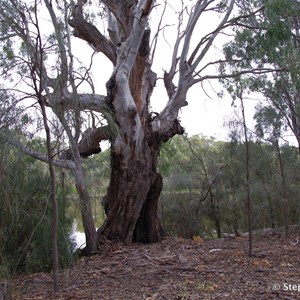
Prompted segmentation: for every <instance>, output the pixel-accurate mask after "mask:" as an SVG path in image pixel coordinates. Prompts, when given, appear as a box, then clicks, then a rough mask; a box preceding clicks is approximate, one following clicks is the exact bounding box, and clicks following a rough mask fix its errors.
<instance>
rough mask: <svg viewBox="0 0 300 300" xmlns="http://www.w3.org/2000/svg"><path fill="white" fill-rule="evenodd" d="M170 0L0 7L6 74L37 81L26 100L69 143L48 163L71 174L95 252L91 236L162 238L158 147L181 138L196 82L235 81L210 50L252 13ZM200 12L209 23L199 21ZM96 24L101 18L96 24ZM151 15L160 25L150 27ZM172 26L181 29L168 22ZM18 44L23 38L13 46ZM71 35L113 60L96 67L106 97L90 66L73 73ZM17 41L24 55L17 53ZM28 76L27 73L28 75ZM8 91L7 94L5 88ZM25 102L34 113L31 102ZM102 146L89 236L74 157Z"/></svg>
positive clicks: (226, 0) (39, 1)
mask: <svg viewBox="0 0 300 300" xmlns="http://www.w3.org/2000/svg"><path fill="white" fill-rule="evenodd" d="M175 2H176V3H175ZM175 2H174V3H173V2H170V3H168V2H167V1H154V0H139V1H138V0H109V1H108V0H102V1H96V0H95V1H83V0H78V1H77V2H76V1H63V0H56V1H49V0H35V1H25V2H22V1H19V0H7V1H1V5H2V6H1V8H0V13H1V14H0V15H1V32H2V35H1V39H0V41H1V43H2V47H3V52H2V60H1V66H2V70H4V71H3V73H2V74H5V75H7V74H8V72H9V71H14V70H16V69H17V70H18V74H19V75H18V76H17V78H19V80H20V81H22V83H23V84H24V83H25V82H27V83H29V84H28V85H29V86H30V84H32V83H31V81H32V80H33V78H32V77H34V80H35V81H36V83H38V84H39V86H40V92H39V95H30V96H31V97H38V100H39V101H44V103H45V105H46V106H47V107H48V109H49V110H51V111H52V113H53V115H55V116H56V117H57V120H58V121H59V122H60V124H61V127H62V128H63V132H64V133H65V134H66V136H67V138H68V140H69V146H70V148H69V149H65V151H63V155H60V157H59V158H57V157H55V158H56V159H54V162H53V163H54V164H55V165H56V166H58V167H65V168H70V169H72V170H73V174H74V177H75V180H76V186H77V190H78V193H79V195H80V197H81V198H82V202H81V203H82V213H83V218H84V219H85V222H84V223H85V224H86V226H85V231H86V234H87V238H88V239H87V247H88V252H92V251H94V250H95V248H96V246H95V245H96V241H95V239H97V240H98V241H102V240H105V239H109V240H113V239H115V240H118V241H121V242H124V243H131V242H133V241H137V242H144V243H148V242H157V241H160V240H161V239H162V238H163V229H162V227H161V224H160V221H159V218H158V214H157V206H158V199H159V195H160V193H161V190H162V187H163V182H162V176H161V175H160V174H159V173H158V171H157V162H158V156H159V153H160V148H161V146H162V144H163V143H165V142H167V141H168V140H169V139H171V138H172V137H173V136H174V135H177V134H183V133H184V128H183V127H182V126H181V124H180V121H179V118H178V117H179V113H180V110H181V108H183V107H184V106H186V105H188V102H187V94H188V91H189V89H190V88H191V87H192V86H194V85H195V84H199V83H200V86H199V88H201V83H203V82H205V81H207V80H210V79H217V78H220V76H222V77H227V76H231V77H232V76H236V75H238V74H225V73H223V74H222V75H217V74H216V72H215V70H217V69H218V67H219V65H221V64H223V63H224V60H223V59H222V58H220V57H217V58H210V57H209V54H210V52H211V49H212V48H213V45H214V42H215V41H216V38H217V37H219V36H221V35H222V34H225V32H226V30H227V34H228V33H230V34H232V31H230V30H229V31H228V29H229V28H230V27H232V26H239V19H240V18H243V19H244V18H248V17H251V14H252V13H251V14H250V15H243V16H236V15H235V16H234V15H232V14H233V12H234V6H235V1H234V0H223V1H217V0H197V1H175ZM172 5H173V7H172ZM175 6H176V7H175ZM168 10H169V11H170V10H171V11H173V13H174V12H175V13H174V15H176V16H177V18H176V19H175V20H172V21H171V22H169V21H167V22H166V21H164V18H166V16H167V13H166V12H167V11H168ZM253 13H255V12H253ZM206 14H210V17H209V18H206V19H204V20H205V21H204V22H203V21H202V17H203V16H205V15H206ZM214 15H215V16H216V17H213V16H214ZM97 19H100V21H101V22H98V23H97V22H95V21H96V20H97ZM154 19H156V20H158V22H156V27H155V29H154V30H152V31H151V24H152V21H153V20H154ZM43 20H47V22H48V25H47V26H46V28H45V26H41V25H42V22H43ZM48 20H50V22H49V21H48ZM168 22H169V24H168ZM205 22H209V24H205ZM171 23H177V25H176V26H173V27H170V26H168V25H171ZM157 24H158V25H157ZM50 28H51V30H50ZM171 28H173V29H172V30H173V32H175V39H174V40H173V41H171V40H170V41H168V42H169V43H171V44H172V51H171V52H172V53H170V54H169V55H167V56H166V57H164V59H165V60H169V68H168V70H165V71H164V72H163V73H162V74H156V73H155V72H154V71H153V64H154V63H155V59H156V54H157V53H159V52H158V51H157V49H158V48H159V47H160V45H159V43H160V42H161V41H162V39H161V38H160V37H161V36H162V32H163V31H164V30H167V29H168V30H171ZM205 29H206V31H205ZM49 30H50V33H49ZM200 33H201V34H200ZM224 36H226V35H224ZM164 37H165V38H166V35H164ZM17 38H19V39H20V40H21V42H19V43H16V40H17ZM74 38H77V39H80V40H82V43H81V44H80V46H79V47H80V52H82V53H85V50H84V49H85V47H89V48H90V47H91V48H92V49H93V51H94V53H93V55H96V56H97V55H101V54H102V57H105V58H106V59H107V60H108V61H109V62H110V63H111V65H112V69H113V72H112V73H110V74H108V73H107V74H106V72H105V70H103V68H102V66H101V65H99V66H96V67H97V68H98V69H99V70H100V69H101V72H102V76H107V80H106V87H105V90H106V93H105V94H103V95H100V94H96V93H95V92H94V89H93V86H94V85H97V84H98V83H97V81H95V82H94V83H93V84H92V83H91V77H90V76H89V71H90V70H89V69H82V68H81V69H76V67H75V59H74V55H73V53H72V47H71V40H72V39H74ZM16 45H19V49H20V50H19V52H18V53H17V54H16V53H15V50H14V49H15V47H16ZM77 50H78V49H77ZM20 57H21V59H20ZM53 57H55V58H53ZM16 62H18V64H17V63H16ZM24 65H25V66H24ZM28 70H29V71H30V72H29V73H26V72H27V71H28ZM78 71H79V72H78ZM80 71H81V73H80ZM250 71H251V70H241V71H240V72H241V73H245V72H250ZM252 71H253V70H252ZM264 71H265V70H264V69H261V68H260V69H259V68H258V69H257V70H256V72H264ZM20 74H21V75H20ZM28 74H29V75H28ZM30 74H31V75H32V74H34V76H30ZM26 75H28V77H27V76H26ZM158 78H160V79H161V80H162V81H163V83H164V88H165V93H160V94H159V97H161V99H160V101H161V102H165V103H166V105H165V107H164V108H163V109H162V110H161V111H160V112H159V113H153V112H152V111H151V109H150V107H151V105H150V104H151V103H150V99H151V96H152V93H153V90H154V88H155V86H156V83H157V80H158ZM10 79H11V80H12V77H10ZM14 80H16V79H15V78H14ZM82 82H88V83H90V87H92V88H91V92H90V93H88V92H86V91H85V92H83V91H82V90H81V83H82ZM28 85H27V86H26V88H27V89H28ZM19 89H20V85H19V86H18V88H16V85H14V89H13V90H10V94H11V95H12V96H14V97H16V95H17V94H18V95H19V97H20V90H19ZM5 90H6V92H8V90H9V89H8V88H7V87H5ZM29 94H30V93H29ZM29 94H26V95H27V96H26V97H29ZM156 97H158V96H156ZM20 99H24V97H20ZM19 105H20V104H19ZM22 105H25V104H24V103H23V104H22ZM30 105H31V108H32V107H33V105H32V103H30ZM4 111H10V110H7V109H6V110H4ZM87 113H88V114H89V115H92V116H93V120H94V119H95V116H97V115H100V116H103V117H104V118H105V119H106V123H105V124H104V125H103V126H101V124H103V122H98V123H95V122H92V123H93V126H91V128H88V130H83V129H86V128H87V124H88V123H87V122H85V120H84V119H85V117H86V116H87ZM4 115H5V113H3V114H2V117H3V116H4ZM70 116H71V117H70ZM31 128H32V127H31ZM103 140H109V142H110V151H111V178H110V184H109V186H108V189H107V194H106V196H105V197H104V199H103V205H104V209H105V212H106V215H107V218H106V220H105V221H104V224H103V225H102V226H101V227H100V228H99V229H98V231H97V234H95V231H94V229H93V228H92V227H93V225H92V216H91V210H90V203H89V198H88V191H87V190H86V187H85V184H84V178H83V175H84V172H83V171H82V166H81V162H80V159H81V157H88V156H90V155H93V154H97V153H99V152H100V151H101V149H100V143H101V142H102V141H103ZM15 145H18V146H19V147H20V148H21V149H23V150H24V151H25V152H27V153H28V154H30V155H33V156H35V157H36V158H38V159H42V160H45V161H47V159H46V158H45V157H44V156H43V155H39V154H37V153H35V152H34V151H31V150H29V149H27V148H26V147H24V146H22V145H20V143H19V142H18V143H15ZM99 184H101V183H99Z"/></svg>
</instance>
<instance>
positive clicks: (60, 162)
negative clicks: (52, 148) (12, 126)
mask: <svg viewBox="0 0 300 300" xmlns="http://www.w3.org/2000/svg"><path fill="white" fill-rule="evenodd" d="M0 135H1V137H2V138H4V139H5V141H6V142H7V143H8V144H10V145H11V146H14V147H16V148H18V149H19V150H20V151H22V152H23V153H25V154H27V155H30V156H31V157H33V158H36V159H38V160H40V161H43V162H46V163H49V158H48V155H47V154H46V153H40V152H38V151H35V150H33V149H31V148H29V147H27V146H25V145H23V144H22V143H21V142H20V141H17V140H14V139H12V138H11V137H9V138H8V137H7V136H6V135H5V134H4V133H3V132H0ZM53 164H54V166H56V167H59V168H64V169H71V170H72V169H74V168H75V164H74V162H73V161H70V160H64V159H54V160H53Z"/></svg>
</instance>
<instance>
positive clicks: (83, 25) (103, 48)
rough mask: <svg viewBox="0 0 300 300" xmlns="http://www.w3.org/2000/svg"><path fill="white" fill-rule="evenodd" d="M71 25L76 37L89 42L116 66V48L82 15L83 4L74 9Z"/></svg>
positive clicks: (79, 3) (80, 3)
mask: <svg viewBox="0 0 300 300" xmlns="http://www.w3.org/2000/svg"><path fill="white" fill-rule="evenodd" d="M69 25H70V26H71V27H73V28H74V36H75V37H78V38H80V39H82V40H84V41H86V42H88V43H89V44H90V45H92V47H93V48H94V49H95V51H98V52H102V53H103V54H104V55H105V56H106V57H107V58H108V59H109V60H110V61H111V62H112V63H113V64H114V65H115V64H116V60H117V56H116V47H115V45H114V44H113V43H112V42H111V41H109V40H107V39H106V37H105V36H104V35H103V34H102V33H101V32H100V31H99V30H98V29H97V27H96V26H94V25H92V24H90V23H88V22H87V21H86V20H85V19H84V17H83V13H82V2H81V1H78V5H77V6H76V7H75V8H74V11H73V17H72V18H71V19H70V20H69Z"/></svg>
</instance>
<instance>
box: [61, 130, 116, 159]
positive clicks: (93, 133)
mask: <svg viewBox="0 0 300 300" xmlns="http://www.w3.org/2000/svg"><path fill="white" fill-rule="evenodd" d="M109 138H110V129H109V126H104V127H100V128H95V129H88V130H86V131H85V132H84V133H83V134H82V139H81V140H80V141H79V143H78V150H79V153H80V156H81V157H83V158H87V157H88V156H90V155H93V154H97V153H99V152H101V148H100V145H99V143H100V142H101V141H104V140H108V139H109ZM61 158H64V159H68V160H73V154H72V151H71V150H70V149H69V150H67V151H64V152H63V153H62V154H61Z"/></svg>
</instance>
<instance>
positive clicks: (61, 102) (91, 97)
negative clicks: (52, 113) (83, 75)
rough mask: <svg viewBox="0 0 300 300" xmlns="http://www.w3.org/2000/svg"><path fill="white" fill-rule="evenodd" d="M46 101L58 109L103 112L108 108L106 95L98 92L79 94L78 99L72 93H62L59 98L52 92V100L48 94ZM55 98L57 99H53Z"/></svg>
mask: <svg viewBox="0 0 300 300" xmlns="http://www.w3.org/2000/svg"><path fill="white" fill-rule="evenodd" d="M45 98H46V103H47V105H48V106H50V107H54V108H56V109H57V110H58V111H60V112H62V111H66V110H69V109H70V110H79V111H83V110H92V111H96V112H103V111H104V110H105V108H106V96H104V95H97V94H78V95H76V99H75V98H74V95H73V94H71V93H68V94H65V95H62V96H61V97H60V98H59V99H58V100H56V99H57V98H56V97H55V96H53V97H52V95H51V94H50V97H49V99H50V101H49V100H48V96H45ZM52 99H55V100H52Z"/></svg>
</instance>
